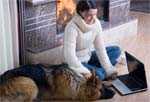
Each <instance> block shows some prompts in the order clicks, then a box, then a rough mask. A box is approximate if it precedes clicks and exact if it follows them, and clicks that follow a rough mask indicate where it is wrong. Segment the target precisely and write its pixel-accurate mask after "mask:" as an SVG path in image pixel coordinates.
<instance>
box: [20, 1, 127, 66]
mask: <svg viewBox="0 0 150 102" xmlns="http://www.w3.org/2000/svg"><path fill="white" fill-rule="evenodd" d="M77 1H78V0H18V14H19V15H18V18H19V41H20V61H21V64H26V63H27V62H28V61H27V58H26V57H27V53H28V52H30V53H33V54H38V53H41V52H44V51H47V50H50V49H53V48H56V47H58V46H60V45H62V44H63V33H64V28H65V26H66V24H67V23H68V21H69V20H70V19H71V18H72V16H73V15H74V13H75V8H76V4H77ZM96 2H97V3H96V4H97V8H98V18H99V19H100V20H103V21H104V22H109V25H113V24H119V23H120V22H122V21H124V20H126V19H127V18H128V13H129V7H130V0H96Z"/></svg>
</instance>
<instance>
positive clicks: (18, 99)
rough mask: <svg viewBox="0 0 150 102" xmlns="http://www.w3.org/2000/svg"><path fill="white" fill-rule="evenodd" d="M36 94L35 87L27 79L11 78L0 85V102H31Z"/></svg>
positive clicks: (36, 89)
mask: <svg viewBox="0 0 150 102" xmlns="http://www.w3.org/2000/svg"><path fill="white" fill-rule="evenodd" d="M37 94H38V87H37V85H36V84H35V82H34V81H33V80H32V79H30V78H27V77H16V78H12V79H9V80H7V81H6V82H4V83H1V84H0V100H1V102H32V101H33V100H34V99H35V98H36V97H37Z"/></svg>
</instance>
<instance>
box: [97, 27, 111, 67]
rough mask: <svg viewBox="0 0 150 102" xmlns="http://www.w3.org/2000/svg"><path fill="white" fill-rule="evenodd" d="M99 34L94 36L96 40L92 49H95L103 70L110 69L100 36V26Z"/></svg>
mask: <svg viewBox="0 0 150 102" xmlns="http://www.w3.org/2000/svg"><path fill="white" fill-rule="evenodd" d="M99 30H100V31H99V33H100V34H97V35H96V38H95V40H94V47H95V49H96V53H97V55H98V59H99V61H100V63H101V65H102V66H103V67H104V68H105V69H109V68H112V67H113V66H112V64H111V62H110V60H109V57H108V55H107V51H106V47H105V44H104V40H103V37H102V35H101V33H102V28H101V25H100V29H99Z"/></svg>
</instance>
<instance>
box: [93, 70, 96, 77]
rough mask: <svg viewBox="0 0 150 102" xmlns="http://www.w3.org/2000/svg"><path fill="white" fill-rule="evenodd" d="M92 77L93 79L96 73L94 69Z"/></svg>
mask: <svg viewBox="0 0 150 102" xmlns="http://www.w3.org/2000/svg"><path fill="white" fill-rule="evenodd" d="M92 77H93V78H95V77H96V71H95V69H92Z"/></svg>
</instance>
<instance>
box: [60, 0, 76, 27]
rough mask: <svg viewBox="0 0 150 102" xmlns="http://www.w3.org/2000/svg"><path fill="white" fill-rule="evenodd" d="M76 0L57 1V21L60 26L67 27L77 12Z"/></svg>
mask: <svg viewBox="0 0 150 102" xmlns="http://www.w3.org/2000/svg"><path fill="white" fill-rule="evenodd" d="M75 8H76V0H58V1H57V20H58V24H62V25H66V23H67V22H68V21H69V20H70V19H71V18H72V15H73V14H74V12H75Z"/></svg>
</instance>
